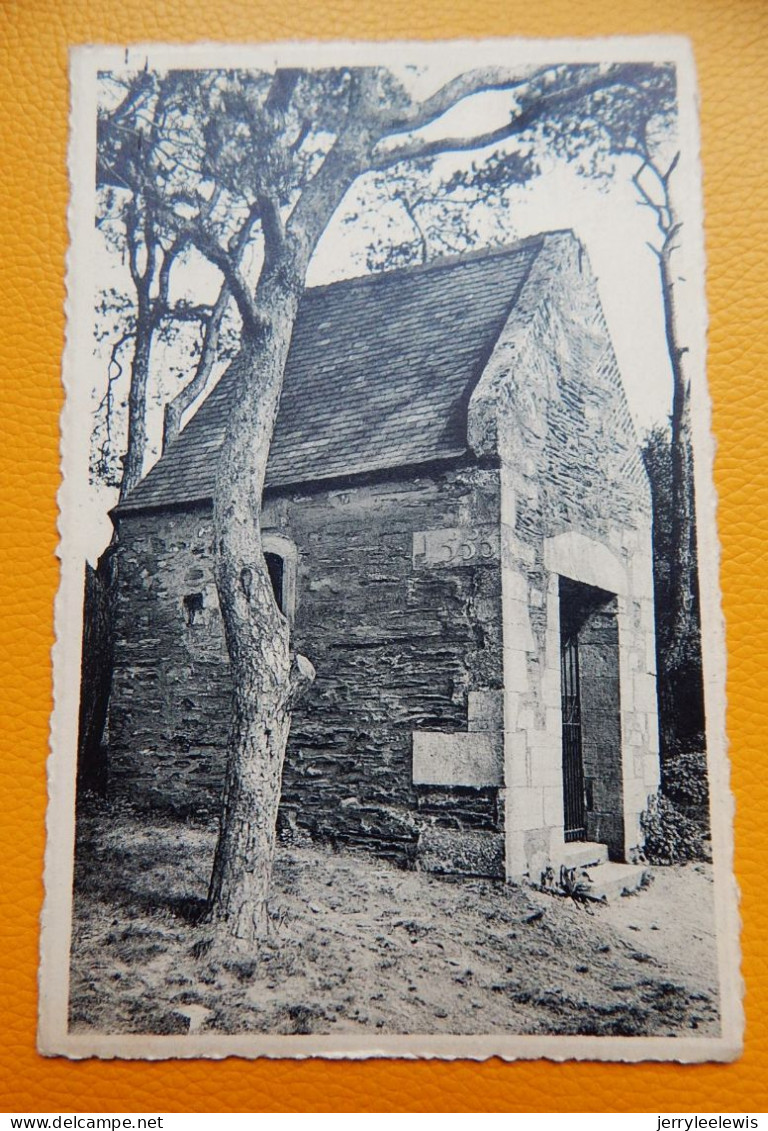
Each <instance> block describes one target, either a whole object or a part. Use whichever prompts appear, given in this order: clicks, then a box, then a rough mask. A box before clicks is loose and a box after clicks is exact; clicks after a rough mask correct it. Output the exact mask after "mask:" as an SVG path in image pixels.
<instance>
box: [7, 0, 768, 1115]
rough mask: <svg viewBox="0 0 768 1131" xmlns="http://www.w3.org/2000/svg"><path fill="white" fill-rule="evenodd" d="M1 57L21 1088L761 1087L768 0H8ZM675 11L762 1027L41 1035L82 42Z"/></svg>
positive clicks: (652, 1105)
mask: <svg viewBox="0 0 768 1131" xmlns="http://www.w3.org/2000/svg"><path fill="white" fill-rule="evenodd" d="M2 12H3V14H2V23H1V24H0V49H1V50H2V69H1V71H0V75H1V77H0V83H1V84H2V97H1V98H0V107H1V109H0V131H1V133H2V145H1V146H0V153H1V154H2V163H1V164H0V178H2V189H3V192H2V200H3V203H2V221H1V223H2V227H1V228H0V248H2V261H3V272H2V278H3V300H2V319H3V321H2V327H1V328H0V366H1V368H2V375H3V380H2V406H1V407H0V423H1V426H2V443H1V444H0V478H1V481H2V496H1V498H0V508H1V514H2V567H3V568H2V589H1V590H0V601H1V604H2V617H1V620H2V641H0V665H2V674H3V681H2V687H3V691H2V720H1V721H0V732H1V733H2V735H3V756H2V761H1V762H0V766H1V768H2V774H3V784H2V795H1V796H2V809H3V818H2V822H1V823H2V833H1V834H0V835H1V836H2V841H0V860H1V861H2V866H1V867H0V878H1V879H2V888H3V898H4V905H3V912H2V917H0V930H1V931H2V941H1V942H0V954H2V960H1V963H0V964H1V966H2V972H1V973H0V997H1V1000H2V1015H3V1022H2V1026H3V1027H2V1033H1V1035H0V1059H1V1061H2V1068H1V1069H0V1109H2V1110H4V1111H9V1110H10V1111H57V1110H61V1111H80V1112H96V1111H152V1110H156V1111H212V1112H215V1111H262V1112H264V1111H298V1112H308V1111H325V1112H329V1111H330V1112H342V1111H357V1112H368V1111H413V1112H416V1111H433V1112H435V1111H473V1112H482V1111H496V1112H500V1111H501V1112H503V1111H508V1112H514V1111H559V1112H564V1111H648V1112H650V1111H694V1110H696V1111H700V1112H702V1111H714V1112H718V1111H719V1112H727V1111H731V1110H736V1111H739V1110H741V1111H765V1110H768V1102H767V1101H768V997H767V993H766V974H767V973H768V958H767V957H766V953H767V952H766V946H765V939H766V936H767V934H768V889H767V888H766V876H767V875H768V872H767V870H766V847H765V846H766V838H765V832H764V829H765V825H766V823H767V822H768V755H767V752H766V730H765V720H766V710H765V708H766V702H767V700H768V679H767V678H766V674H765V660H766V643H768V624H767V622H766V604H767V599H768V585H767V584H766V571H765V567H764V566H763V564H762V562H761V553H762V552H763V546H764V545H765V540H766V532H767V531H766V526H767V525H768V396H766V384H767V383H768V345H767V343H766V334H765V327H766V296H767V295H768V253H766V243H767V242H768V240H767V237H768V221H767V217H768V209H767V208H766V205H768V136H766V135H767V134H768V127H767V124H766V123H768V98H766V92H767V88H768V66H767V65H766V64H767V63H768V50H767V49H766V47H767V42H768V41H767V39H766V31H768V8H767V7H766V5H765V2H764V0H678V2H677V3H675V4H670V3H669V0H635V2H634V3H619V0H580V3H578V4H574V3H573V0H543V2H541V3H531V2H530V0H455V2H454V3H448V2H447V0H387V2H386V3H376V4H374V3H372V2H371V0H368V2H367V3H363V4H360V3H357V2H355V0H294V3H292V4H289V5H285V4H277V5H275V4H268V3H266V0H207V2H206V3H205V4H200V5H197V4H194V5H190V4H189V3H188V2H182V0H99V2H98V3H96V2H94V0H18V2H14V0H5V2H4V3H3V5H2ZM641 33H675V34H685V35H689V36H690V37H691V38H692V40H693V43H694V48H695V52H696V58H697V63H698V68H699V80H700V88H701V98H702V130H703V162H704V173H705V205H706V212H707V221H706V226H707V251H708V261H709V275H708V295H709V306H710V367H709V373H710V383H711V391H712V397H713V423H714V431H715V434H716V436H717V440H718V453H717V457H716V465H715V478H716V485H717V489H718V492H719V497H720V508H719V519H720V531H721V539H722V549H723V561H722V585H723V594H724V608H725V615H726V619H727V626H728V648H729V676H728V694H729V710H728V725H729V731H730V740H731V752H732V763H733V784H734V789H735V794H736V802H737V820H736V870H737V875H738V879H739V882H740V884H741V889H742V914H743V919H744V938H743V946H744V963H743V970H744V975H745V978H746V984H747V998H746V1008H747V1036H746V1052H745V1054H744V1056H743V1058H742V1059H741V1060H740V1061H739V1062H737V1063H735V1064H732V1065H702V1066H694V1067H685V1068H683V1067H681V1066H679V1065H674V1064H664V1065H658V1064H657V1065H654V1064H644V1065H635V1066H623V1065H616V1064H613V1065H589V1064H566V1065H556V1064H550V1063H546V1062H536V1063H516V1064H503V1063H501V1062H499V1061H490V1062H486V1063H482V1064H474V1063H469V1062H455V1063H441V1062H419V1063H409V1062H402V1061H396V1062H391V1061H389V1062H387V1061H368V1062H364V1063H344V1062H341V1063H334V1062H323V1061H308V1062H277V1061H262V1062H255V1063H253V1062H245V1061H238V1060H232V1059H231V1060H227V1061H224V1062H204V1061H199V1062H197V1061H193V1062H166V1063H154V1064H142V1063H124V1062H95V1061H94V1062H83V1063H69V1062H66V1061H64V1060H45V1059H43V1058H41V1057H39V1056H38V1055H37V1053H36V1052H35V1013H36V1004H37V1001H36V998H37V992H36V974H37V941H38V915H39V910H40V904H41V899H42V883H41V874H42V860H43V843H44V814H45V803H46V787H45V759H46V754H47V742H48V719H49V712H50V707H51V701H50V662H49V653H50V647H51V643H52V607H53V597H54V592H55V589H56V585H57V580H58V571H57V565H56V561H55V557H54V553H55V547H56V506H55V494H56V490H57V487H58V478H59V471H58V416H59V411H60V407H61V401H62V391H61V386H60V382H59V366H60V359H61V349H62V343H63V311H62V303H63V298H64V256H65V251H66V240H67V237H66V204H67V191H68V189H67V175H66V142H67V107H68V90H67V70H66V68H67V48H68V46H69V45H71V44H76V43H87V42H94V41H96V42H98V41H100V42H136V41H141V40H169V41H174V40H176V41H190V40H205V39H209V40H216V39H230V40H247V39H255V38H259V39H285V38H296V37H301V38H313V37H318V38H344V37H359V38H364V37H367V38H407V37H414V38H441V37H449V36H463V37H468V36H498V35H529V36H534V35H536V36H541V35H558V36H567V35H582V36H586V35H601V34H641Z"/></svg>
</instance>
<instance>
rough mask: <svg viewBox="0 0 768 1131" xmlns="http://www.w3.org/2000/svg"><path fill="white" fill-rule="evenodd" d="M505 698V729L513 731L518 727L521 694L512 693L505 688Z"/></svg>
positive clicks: (517, 692)
mask: <svg viewBox="0 0 768 1131" xmlns="http://www.w3.org/2000/svg"><path fill="white" fill-rule="evenodd" d="M502 694H503V696H504V728H505V729H506V730H509V731H512V730H514V729H515V727H516V726H517V715H518V712H519V710H520V692H519V691H510V690H509V688H507V687H505V688H504V691H503V692H502Z"/></svg>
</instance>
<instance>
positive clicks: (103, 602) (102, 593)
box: [77, 543, 116, 797]
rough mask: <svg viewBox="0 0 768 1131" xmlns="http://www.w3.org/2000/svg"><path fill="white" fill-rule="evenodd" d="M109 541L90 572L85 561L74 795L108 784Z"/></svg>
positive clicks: (111, 548)
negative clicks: (106, 730) (106, 736)
mask: <svg viewBox="0 0 768 1131" xmlns="http://www.w3.org/2000/svg"><path fill="white" fill-rule="evenodd" d="M114 547H115V544H114V543H112V544H111V545H110V546H108V547H107V549H106V550H105V551H104V553H103V554H102V555H101V557H100V558H99V562H98V566H97V568H96V569H94V568H93V567H92V566H91V565H89V563H88V562H86V563H85V592H84V601H83V636H82V659H81V669H80V671H81V675H80V715H79V727H78V740H77V793H78V797H80V796H81V795H82V794H85V793H98V794H103V793H105V792H106V785H107V763H106V754H105V751H104V748H103V745H102V739H103V736H104V726H105V724H106V720H107V709H108V707H109V695H110V691H111V688H112V663H113V652H114V640H113V631H112V625H113V609H112V606H113V601H114V596H115V582H116V561H115V554H114Z"/></svg>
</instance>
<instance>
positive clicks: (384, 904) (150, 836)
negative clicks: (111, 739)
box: [70, 810, 719, 1036]
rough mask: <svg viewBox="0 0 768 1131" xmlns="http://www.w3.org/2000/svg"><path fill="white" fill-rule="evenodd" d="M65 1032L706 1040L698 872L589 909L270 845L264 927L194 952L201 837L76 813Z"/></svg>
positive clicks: (487, 884)
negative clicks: (243, 938)
mask: <svg viewBox="0 0 768 1131" xmlns="http://www.w3.org/2000/svg"><path fill="white" fill-rule="evenodd" d="M80 829H81V833H80V838H79V844H78V859H77V875H76V888H75V927H74V935H73V944H72V976H71V997H70V1024H71V1027H72V1030H73V1031H76V1032H84V1031H90V1030H97V1031H100V1032H109V1033H117V1032H122V1033H174V1032H190V1031H191V1032H193V1031H217V1032H222V1033H242V1032H248V1031H252V1032H266V1031H268V1032H271V1033H330V1032H336V1031H343V1032H347V1033H349V1032H360V1031H363V1030H368V1031H370V1030H374V1031H379V1032H382V1033H454V1034H460V1033H477V1034H480V1033H494V1032H505V1033H525V1034H533V1033H539V1034H566V1033H573V1034H576V1033H578V1034H590V1035H606V1034H610V1035H620V1036H637V1035H653V1036H678V1035H684V1034H687V1035H688V1036H693V1035H694V1031H695V1035H701V1036H712V1035H716V1034H717V1033H718V1031H719V1020H718V1005H717V989H716V986H717V976H716V956H715V933H714V925H713V915H712V878H711V870H710V868H709V867H708V866H707V865H703V864H696V865H691V864H689V865H687V866H675V867H669V868H655V869H654V870H653V871H654V875H655V879H654V882H653V883H652V884H651V886H650V887H649V888H647V889H646V890H644V891H642V892H640V893H639V894H637V895H634V896H631V897H623V898H621V897H620V898H617V899H615V900H614V901H613V902H612V903H610V904H609V905H607V906H605V905H599V906H595V907H594V910H593V912H592V913H591V914H590V913H588V912H587V911H585V910H584V909H583V908H582V907H581V906H579V905H577V904H575V903H574V902H572V901H571V900H570V899H568V898H565V897H562V896H555V895H547V894H544V893H541V892H537V891H534V890H532V889H529V888H526V887H518V886H515V885H510V884H503V883H500V882H495V881H485V880H461V881H451V880H446V879H441V878H438V877H436V876H431V875H427V874H424V873H418V872H403V871H398V870H397V869H395V868H393V867H390V866H388V865H386V864H384V863H382V862H381V861H378V860H375V859H373V858H371V857H366V856H361V855H358V854H355V855H352V854H351V853H347V854H345V853H341V852H331V851H330V850H328V851H326V850H322V849H319V848H317V847H291V848H285V847H284V848H281V850H280V851H279V855H278V861H277V865H276V870H275V875H274V880H273V896H272V900H271V903H270V916H271V921H270V935H269V938H268V939H267V941H266V942H264V943H262V944H261V945H260V946H259V947H258V948H256V949H255V950H254V952H253V954H250V955H249V954H246V955H242V954H240V955H234V954H233V955H232V956H231V957H227V956H223V957H222V956H221V955H220V953H218V952H217V953H216V957H213V953H214V952H211V951H206V947H205V943H204V940H205V927H204V926H202V925H201V924H200V916H201V913H202V911H203V908H204V903H203V900H204V897H205V891H206V884H207V879H208V874H209V871H210V865H211V858H212V852H213V847H214V843H215V830H214V829H211V828H204V827H201V826H199V825H194V824H190V823H180V822H174V821H171V820H167V819H165V820H153V821H152V823H148V821H147V819H146V818H142V819H141V820H139V819H137V818H136V817H134V816H131V815H129V814H124V813H123V814H121V813H117V812H115V811H113V810H101V811H100V812H98V813H95V814H94V813H92V814H90V815H88V816H86V817H85V818H83V819H82V820H81V821H80Z"/></svg>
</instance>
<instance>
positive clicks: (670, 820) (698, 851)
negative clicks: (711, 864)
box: [640, 794, 711, 864]
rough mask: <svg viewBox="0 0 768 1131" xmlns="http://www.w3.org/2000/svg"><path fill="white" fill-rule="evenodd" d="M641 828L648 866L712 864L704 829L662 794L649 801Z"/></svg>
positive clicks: (643, 814)
mask: <svg viewBox="0 0 768 1131" xmlns="http://www.w3.org/2000/svg"><path fill="white" fill-rule="evenodd" d="M640 827H641V828H642V830H643V836H644V838H645V844H644V851H645V856H646V859H647V860H648V861H649V862H650V863H651V864H677V863H680V862H682V861H685V860H711V853H710V846H709V841H708V837H707V833H706V829H705V828H703V827H702V825H701V823H700V822H699V821H695V820H693V819H692V818H691V817H689V816H688V815H687V814H686V813H684V812H683V811H682V809H680V808H679V806H677V805H676V804H675V803H674V801H670V800H669V798H667V797H664V796H663V795H662V794H654V795H652V796H651V797H649V798H648V806H647V808H646V810H645V812H644V813H642V814H641V816H640Z"/></svg>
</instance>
